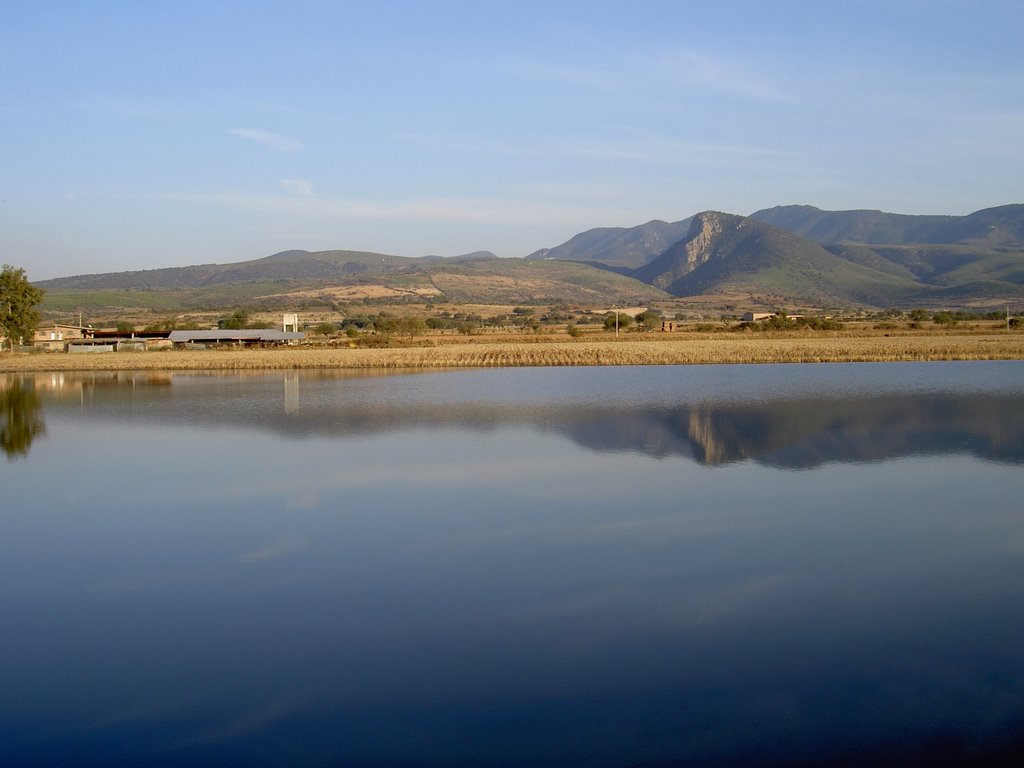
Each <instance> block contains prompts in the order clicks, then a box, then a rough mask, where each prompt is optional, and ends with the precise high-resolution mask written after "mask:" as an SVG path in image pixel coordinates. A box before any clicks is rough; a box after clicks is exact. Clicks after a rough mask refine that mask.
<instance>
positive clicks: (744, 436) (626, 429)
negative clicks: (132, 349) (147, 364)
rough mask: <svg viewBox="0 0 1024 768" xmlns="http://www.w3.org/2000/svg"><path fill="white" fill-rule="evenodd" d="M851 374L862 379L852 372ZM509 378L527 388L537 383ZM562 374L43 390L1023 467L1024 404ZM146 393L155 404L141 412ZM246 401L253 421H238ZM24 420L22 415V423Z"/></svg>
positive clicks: (167, 418) (299, 419)
mask: <svg viewBox="0 0 1024 768" xmlns="http://www.w3.org/2000/svg"><path fill="white" fill-rule="evenodd" d="M898 365H902V366H906V367H914V366H913V365H912V364H898ZM925 365H930V366H933V367H934V366H936V365H942V364H925ZM961 365H962V364H961ZM968 365H971V364H968ZM973 365H981V364H973ZM996 365H998V364H996ZM1004 365H1005V364H1004ZM730 367H732V366H730ZM822 367H827V366H822ZM703 368H704V370H707V367H703ZM875 368H876V369H877V366H876V367H875ZM846 369H847V371H849V373H850V374H851V375H855V374H856V371H855V370H854V369H853V368H851V366H846ZM586 370H587V371H591V372H592V371H593V369H586ZM418 373H420V375H421V378H420V380H419V381H418V382H417V384H419V383H420V382H422V383H424V384H427V383H429V385H430V386H429V387H427V389H429V390H431V391H433V390H434V389H435V388H436V387H437V386H438V384H439V382H440V384H441V387H442V389H441V391H442V392H443V391H444V390H443V384H444V380H445V377H453V376H457V375H458V374H453V373H451V372H441V373H429V374H427V373H423V372H418ZM469 373H471V374H473V377H474V378H478V379H479V381H478V384H479V386H480V388H481V390H482V391H483V392H485V393H486V392H487V387H488V383H489V379H491V378H492V377H491V376H488V374H494V373H496V372H494V371H482V372H481V371H476V372H469ZM502 373H504V374H505V375H508V374H512V375H517V376H520V377H522V378H523V379H524V381H526V380H527V377H528V376H529V375H530V374H531V373H532V374H534V375H536V373H537V372H536V371H532V372H529V373H528V372H524V371H518V372H515V373H513V372H510V371H504V372H502ZM561 373H562V374H563V375H564V374H566V373H568V374H570V375H569V376H568V377H565V379H566V382H567V383H568V384H569V386H568V387H566V388H565V389H564V390H562V391H561V392H559V394H558V396H555V397H552V396H550V395H549V394H547V393H545V392H544V388H546V387H547V388H549V387H550V385H551V381H550V380H548V381H545V382H542V383H541V392H540V394H539V395H538V396H537V397H536V398H533V397H530V396H529V395H526V396H524V395H523V394H522V393H521V392H520V393H516V396H515V397H514V398H511V399H508V400H505V399H501V398H500V393H499V397H497V398H492V397H490V396H489V395H488V396H486V397H481V394H480V391H475V392H469V393H467V395H468V396H467V397H466V398H465V399H459V397H458V396H457V395H456V396H455V397H451V398H449V397H440V396H438V397H432V396H430V395H428V396H426V397H423V398H409V396H408V393H406V392H403V393H402V395H401V397H400V398H398V399H396V400H390V399H388V397H387V394H386V392H384V393H382V392H381V391H380V390H381V388H382V385H383V384H384V383H386V382H388V381H389V378H387V377H385V376H382V375H381V374H380V373H379V372H365V371H357V372H351V371H346V372H313V373H301V374H300V373H297V372H287V373H279V372H264V373H257V374H253V373H248V374H230V375H210V374H156V375H154V374H125V373H120V374H100V375H96V374H90V375H83V376H74V375H67V374H62V375H60V377H59V380H58V379H56V378H55V377H54V376H53V375H51V374H47V375H45V376H41V377H40V378H39V380H38V381H37V384H36V386H37V388H38V389H39V390H40V391H41V392H42V393H43V394H44V396H45V397H46V400H47V402H48V407H52V408H61V407H62V406H63V407H65V408H66V406H67V405H69V404H72V405H74V406H75V414H76V418H82V419H91V418H92V419H122V418H142V419H143V420H145V421H147V422H151V423H159V422H166V423H173V424H183V423H198V424H201V425H202V426H203V427H204V428H215V427H217V426H222V427H231V428H244V429H262V430H270V431H272V432H275V433H278V434H281V435H287V436H293V437H302V436H314V435H319V436H335V437H342V438H343V437H346V436H356V435H364V436H365V435H372V434H376V433H383V432H389V431H394V430H401V429H417V428H423V427H430V428H435V427H438V426H447V427H457V428H460V429H466V430H483V431H490V430H494V429H497V428H500V427H528V428H532V429H535V430H540V431H544V432H556V433H559V434H562V435H564V436H566V437H568V438H570V439H571V440H573V441H574V442H575V443H576V444H578V445H580V446H582V447H585V448H588V449H591V450H594V451H636V452H640V453H644V454H647V455H650V456H654V457H670V456H676V457H685V458H689V459H692V460H693V461H696V462H698V463H700V464H704V465H722V464H729V463H733V462H739V461H747V460H753V461H756V462H759V463H762V464H765V465H767V466H774V467H780V468H787V469H803V468H811V467H817V466H821V465H824V464H828V463H831V462H863V461H880V460H889V459H894V458H899V457H901V456H911V455H940V454H954V453H959V454H969V455H973V456H976V457H977V458H981V459H986V460H990V461H998V462H1009V463H1020V462H1024V407H1022V402H1024V400H1022V398H1024V395H1022V393H1021V392H1020V391H1002V392H1000V391H997V392H994V393H993V392H985V393H964V392H961V391H957V390H956V389H955V386H956V385H955V382H954V383H953V384H951V385H950V386H951V387H952V389H948V388H947V389H943V388H935V387H924V388H921V389H916V390H912V391H896V392H891V391H885V390H882V391H874V390H871V391H865V389H863V388H854V389H852V390H850V391H843V390H842V389H839V390H837V391H831V392H828V393H799V396H794V395H791V394H789V393H788V392H787V391H785V389H782V390H775V391H771V392H767V393H766V392H757V393H756V396H755V397H752V398H736V397H725V398H723V399H721V400H717V399H715V397H714V396H713V395H712V397H707V396H702V397H701V398H700V399H699V400H697V401H696V402H693V401H692V399H693V398H692V397H691V396H690V394H689V392H688V390H687V388H686V382H685V379H684V381H683V382H682V383H681V384H680V386H679V388H678V389H667V390H663V391H659V392H658V393H657V397H654V398H650V399H645V398H644V397H643V396H642V393H641V396H640V397H624V396H623V395H622V393H615V392H614V391H613V392H609V393H607V394H601V395H600V396H599V397H594V396H584V397H574V395H573V393H572V388H571V387H572V377H571V374H572V371H564V370H563V371H561ZM395 375H396V374H388V375H387V376H389V377H390V378H393V377H394V376H395ZM559 378H561V377H559ZM383 388H384V389H386V387H383ZM528 388H529V382H527V383H526V389H528ZM144 389H145V390H147V395H146V397H145V398H143V399H140V397H139V395H140V392H141V391H142V390H144ZM10 391H11V392H12V395H11V396H10V397H8V398H7V399H5V403H8V405H7V406H6V407H7V409H8V413H9V415H8V416H7V419H8V422H9V423H11V424H17V425H21V426H20V427H19V429H20V430H21V434H22V437H21V438H20V440H21V443H22V444H23V445H24V446H25V449H26V450H27V444H28V443H29V442H31V438H32V436H35V435H36V434H41V432H42V429H41V427H40V428H38V429H37V430H36V431H35V432H32V433H31V435H30V434H28V431H27V426H26V425H28V424H29V423H30V422H31V423H34V422H32V419H35V420H37V421H38V420H39V419H40V417H39V416H38V413H37V409H38V404H37V398H36V396H35V394H34V393H32V389H31V387H29V388H28V389H26V385H22V384H19V385H17V386H16V388H15V389H11V390H10ZM28 393H32V394H31V395H30V394H28ZM240 401H241V402H243V403H244V404H245V406H246V407H244V408H239V407H237V405H238V404H239V402H240ZM19 409H24V410H25V415H23V416H20V415H17V411H18V410H19ZM29 411H31V412H32V414H33V415H32V416H29ZM12 412H13V413H14V414H15V415H10V414H11V413H12ZM40 424H41V421H40ZM5 434H6V433H5ZM6 446H7V443H6V442H5V448H6ZM8 455H10V452H9V453H8Z"/></svg>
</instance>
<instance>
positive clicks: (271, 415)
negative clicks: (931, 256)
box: [0, 363, 1024, 766]
mask: <svg viewBox="0 0 1024 768" xmlns="http://www.w3.org/2000/svg"><path fill="white" fill-rule="evenodd" d="M0 385H2V386H3V387H4V389H3V390H2V391H0V400H2V403H0V404H2V406H3V409H2V412H0V414H2V415H0V419H2V421H0V427H2V429H3V432H2V436H0V437H2V443H3V449H4V450H5V452H6V454H7V458H6V460H5V459H0V494H2V496H0V498H2V499H3V502H2V504H3V508H2V513H0V764H3V765H51V764H57V763H61V762H62V761H63V762H64V763H65V764H74V765H89V764H95V765H110V764H118V765H202V764H215V765H290V764H294V765H299V764H302V765H348V764H352V765H409V766H426V765H430V766H446V765H501V766H504V765H594V766H626V765H646V766H668V765H694V766H706V765H716V766H717V765H751V766H782V765H788V766H793V765H801V766H803V765H836V764H841V765H890V764H891V765H933V764H957V765H959V764H962V765H976V764H989V765H995V764H1000V765H1011V764H1017V763H1016V762H1015V760H1016V759H1017V758H1020V757H1022V756H1024V739H1022V737H1021V734H1022V733H1024V511H1022V510H1024V502H1022V496H1024V364H1022V363H952V364H945V363H931V364H920V365H918V364H901V365H863V364H861V365H820V366H749V367H748V366H721V367H699V366H698V367H678V368H660V367H651V368H632V369H631V368H609V369H601V368H597V369H591V368H588V369H525V370H524V369H518V370H486V371H469V372H441V373H419V374H409V375H392V376H352V375H347V376H346V375H333V374H330V375H326V374H315V373H314V374H305V373H303V374H298V373H278V372H275V373H261V374H255V375H229V376H224V375H198V374H197V375H183V374H161V375H130V374H123V373H122V374H119V375H113V374H97V375H89V376H84V377H75V376H70V375H67V374H63V375H49V374H47V375H40V376H37V377H34V378H33V377H23V378H22V377H8V378H7V379H6V380H4V379H0ZM1000 760H1002V761H1004V762H999V761H1000ZM915 761H916V762H915Z"/></svg>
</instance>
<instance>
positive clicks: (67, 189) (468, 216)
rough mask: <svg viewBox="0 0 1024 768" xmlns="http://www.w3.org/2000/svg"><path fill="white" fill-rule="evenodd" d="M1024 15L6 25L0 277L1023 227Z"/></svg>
mask: <svg viewBox="0 0 1024 768" xmlns="http://www.w3.org/2000/svg"><path fill="white" fill-rule="evenodd" d="M1021 30H1024V3H1021V2H1019V1H1018V0H1012V1H1007V2H997V1H990V2H986V1H985V0H976V1H975V2H966V1H965V2H945V1H943V0H931V1H930V2H916V1H915V2H911V1H910V0H904V1H902V2H901V1H900V0H887V1H883V2H869V1H864V2H827V3H826V2H820V1H819V2H813V3H810V2H788V3H785V2H768V1H767V0H761V2H750V3H746V2H729V1H728V0H723V1H721V2H717V3H708V2H701V3H689V2H682V1H679V0H677V1H676V2H644V1H643V0H637V1H635V2H630V3H622V2H618V3H602V2H596V1H591V2H585V3H584V2H580V3H576V2H557V0H549V2H543V3H533V2H528V1H524V0H519V1H518V2H514V3H511V2H510V3H502V2H494V3H488V2H479V0H478V1H477V2H465V3H464V2H457V1H453V2H443V3H440V2H387V1H386V0H378V2H376V3H373V4H371V3H367V2H358V3H346V2H322V3H321V2H303V1H302V0H296V1H294V2H289V3H287V4H285V3H283V2H278V3H260V2H214V1H213V0H207V1H206V2H189V1H188V0H177V1H176V2H103V1H102V0H92V1H90V2H46V0H36V1H34V2H16V1H15V2H6V3H2V4H0V259H2V261H3V262H5V263H11V264H15V265H17V266H23V267H25V269H26V270H27V272H28V274H29V277H30V278H31V279H46V278H50V277H57V276H64V275H72V274H82V273H91V272H106V271H119V270H125V269H148V268H154V267H162V266H182V265H187V264H197V263H206V262H231V261H240V260H244V259H251V258H259V257H262V256H266V255H269V254H271V253H275V252H277V251H281V250H285V249H290V248H303V249H308V250H321V249H334V248H338V249H352V250H370V251H379V252H384V253H393V254H398V255H404V256H422V255H426V254H438V255H443V256H452V255H457V254H460V253H465V252H468V251H473V250H491V251H494V252H495V253H497V254H498V255H499V256H524V255H526V254H527V253H530V252H531V251H533V250H536V249H537V248H541V247H545V246H554V245H558V244H559V243H561V242H564V241H565V240H567V239H568V238H569V237H571V236H572V235H574V234H576V233H577V232H580V231H582V230H585V229H589V228H591V227H598V226H633V225H636V224H640V223H643V222H645V221H648V220H650V219H655V218H657V219H664V220H669V221H676V220H679V219H682V218H685V217H686V216H689V215H691V214H693V213H696V212H698V211H701V210H707V209H715V210H722V211H727V212H730V213H740V214H748V213H752V212H753V211H755V210H757V209H759V208H765V207H770V206H774V205H784V204H790V203H806V204H812V205H817V206H818V207H821V208H827V209H848V208H880V209H883V210H887V211H892V212H897V213H947V214H966V213H970V212H972V211H975V210H978V209H980V208H986V207H989V206H993V205H1002V204H1006V203H1013V202H1022V201H1024V193H1022V191H1021V188H1022V184H1024V54H1022V52H1021Z"/></svg>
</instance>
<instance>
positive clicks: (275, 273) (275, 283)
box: [37, 250, 667, 311]
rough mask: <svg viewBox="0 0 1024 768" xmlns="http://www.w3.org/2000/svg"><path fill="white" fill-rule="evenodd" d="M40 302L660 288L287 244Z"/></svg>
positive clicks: (328, 299)
mask: <svg viewBox="0 0 1024 768" xmlns="http://www.w3.org/2000/svg"><path fill="white" fill-rule="evenodd" d="M37 285H38V286H39V287H41V288H44V289H45V290H46V297H45V300H44V304H43V308H44V309H46V310H55V311H80V310H83V309H84V310H87V309H91V308H97V307H106V308H116V307H123V308H133V309H152V310H159V311H186V310H202V309H220V308H224V307H230V306H237V305H242V304H244V305H245V306H247V307H250V308H254V309H255V308H262V309H277V308H280V307H294V306H314V305H330V304H335V303H338V302H351V301H362V300H365V299H369V300H391V301H394V300H399V301H401V300H410V301H434V302H438V301H449V302H479V303H511V304H520V303H533V302H544V303H592V304H615V303H618V304H627V305H628V304H643V303H648V302H651V301H656V300H659V299H665V298H667V295H666V294H665V293H664V292H663V291H662V290H660V289H658V288H656V287H654V286H650V285H646V284H644V283H642V282H640V281H638V280H635V279H633V278H632V277H629V276H624V275H620V274H616V273H614V272H611V271H608V270H606V269H599V268H598V267H596V266H593V265H589V264H584V263H575V262H563V261H529V260H526V259H499V258H497V257H496V256H494V254H492V253H489V252H479V253H473V254H466V255H465V256H461V257H453V258H450V259H439V258H429V257H427V258H408V257H402V256H390V255H387V254H380V253H367V252H360V251H316V252H310V251H298V250H296V251H283V252H281V253H276V254H273V255H271V256H267V257H265V258H262V259H255V260H252V261H245V262H238V263H234V264H204V265H198V266H190V267H175V268H168V269H154V270H142V271H134V272H114V273H108V274H93V275H80V276H75V277H66V278H59V279H55V280H46V281H42V282H39V283H37Z"/></svg>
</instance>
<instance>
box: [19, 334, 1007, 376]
mask: <svg viewBox="0 0 1024 768" xmlns="http://www.w3.org/2000/svg"><path fill="white" fill-rule="evenodd" d="M925 360H1024V334H1020V333H1006V332H1003V333H974V334H956V333H946V334H915V335H890V336H885V335H866V336H851V335H845V336H844V335H834V336H797V337H787V336H781V335H780V336H776V337H768V336H765V335H756V336H751V335H749V334H735V335H733V334H730V335H723V334H707V335H705V336H699V335H696V334H694V335H692V336H688V337H686V338H681V337H677V336H662V335H654V334H652V335H650V336H646V337H637V336H630V337H627V338H625V339H620V340H617V341H616V340H614V339H600V340H588V339H584V340H569V339H568V338H567V337H564V336H548V337H545V336H537V337H531V338H530V339H529V341H527V340H526V339H525V338H516V339H508V340H502V339H500V337H490V338H486V339H484V338H480V339H472V340H458V341H456V340H455V339H454V338H450V339H444V340H440V341H438V340H430V339H428V340H426V341H424V340H420V341H419V342H418V346H407V347H397V348H396V347H391V348H383V349H362V348H357V349H351V348H349V347H347V346H326V345H325V346H320V347H315V346H307V347H290V348H280V349H226V350H225V349H221V350H165V351H152V352H119V353H105V354H104V353H99V354H75V355H69V354H64V353H14V354H10V353H8V354H3V355H0V372H17V371H71V370H251V369H261V368H270V369H282V368H290V369H345V368H348V369H397V368H475V367H494V366H510V367H511V366H554V365H563V366H564V365H579V366H585V365H696V364H702V365H703V364H714V363H821V362H899V361H925Z"/></svg>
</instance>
